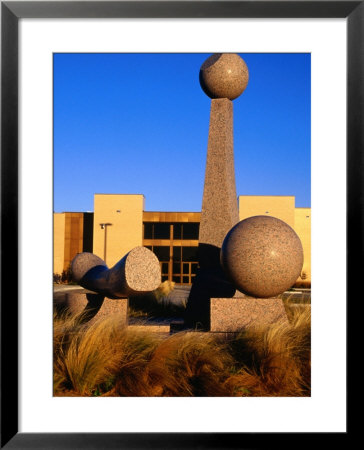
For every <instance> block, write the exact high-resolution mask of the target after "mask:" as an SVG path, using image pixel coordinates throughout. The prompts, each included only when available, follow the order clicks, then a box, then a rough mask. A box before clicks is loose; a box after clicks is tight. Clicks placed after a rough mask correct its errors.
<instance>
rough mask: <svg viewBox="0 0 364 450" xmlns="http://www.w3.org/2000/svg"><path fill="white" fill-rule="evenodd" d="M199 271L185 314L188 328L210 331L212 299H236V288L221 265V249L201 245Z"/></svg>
mask: <svg viewBox="0 0 364 450" xmlns="http://www.w3.org/2000/svg"><path fill="white" fill-rule="evenodd" d="M198 254H199V269H198V270H197V273H196V277H195V280H194V282H193V284H192V287H191V291H190V295H189V298H188V302H187V307H186V312H185V317H184V320H185V325H186V326H187V327H188V328H194V329H201V330H209V329H210V299H211V298H215V297H217V298H218V297H220V298H231V297H234V294H235V292H236V288H235V287H234V286H233V285H232V284H231V282H230V281H229V280H228V279H227V277H226V275H225V272H224V271H223V269H222V267H221V265H220V248H219V247H216V246H214V245H210V244H199V248H198Z"/></svg>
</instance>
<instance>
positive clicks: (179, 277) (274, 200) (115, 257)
mask: <svg viewBox="0 0 364 450" xmlns="http://www.w3.org/2000/svg"><path fill="white" fill-rule="evenodd" d="M238 205H239V218H240V220H243V219H245V218H247V217H251V216H256V215H270V216H272V217H277V218H278V219H281V220H283V221H284V222H286V223H287V224H288V225H290V226H291V227H292V228H293V229H294V230H295V231H296V233H297V234H298V236H299V237H300V239H301V242H302V246H303V250H304V266H303V270H302V272H303V273H302V278H303V279H304V280H305V281H307V282H309V281H310V280H311V209H310V208H296V207H295V198H294V197H293V196H243V195H242V196H239V197H238ZM144 206H145V205H144V196H143V195H141V194H137V195H124V194H95V197H94V213H93V214H92V213H55V214H54V270H53V272H54V273H61V272H62V271H63V270H67V268H68V267H69V264H70V262H71V260H72V258H73V257H74V256H75V255H76V254H77V253H78V252H82V251H91V252H93V253H95V254H96V255H98V256H100V257H101V258H102V259H104V260H105V261H106V263H107V265H108V266H109V267H111V266H113V265H114V264H115V263H116V262H117V261H119V260H120V258H121V257H122V256H124V255H125V254H126V253H127V252H128V251H129V250H131V249H132V248H134V247H136V246H139V245H143V246H145V247H147V248H149V249H151V250H152V251H153V252H154V253H155V254H156V255H157V257H158V259H159V261H160V264H161V270H162V281H165V280H171V281H174V282H176V283H179V284H191V282H192V281H193V277H194V276H195V274H196V270H197V267H198V262H197V261H198V257H197V247H198V233H199V224H200V213H199V212H152V211H144V209H145V207H144ZM92 219H93V224H92ZM91 243H92V244H91Z"/></svg>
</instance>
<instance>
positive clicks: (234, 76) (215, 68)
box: [200, 53, 249, 100]
mask: <svg viewBox="0 0 364 450" xmlns="http://www.w3.org/2000/svg"><path fill="white" fill-rule="evenodd" d="M248 80H249V71H248V67H247V66H246V64H245V62H244V60H243V59H242V58H240V56H239V55H237V54H236V53H216V54H214V55H212V56H210V57H209V58H207V59H206V61H205V62H204V63H203V64H202V66H201V69H200V84H201V87H202V89H203V91H204V92H205V94H206V95H208V96H209V97H210V98H228V99H229V100H234V99H235V98H237V97H239V95H240V94H241V93H242V92H243V91H244V90H245V88H246V86H247V84H248Z"/></svg>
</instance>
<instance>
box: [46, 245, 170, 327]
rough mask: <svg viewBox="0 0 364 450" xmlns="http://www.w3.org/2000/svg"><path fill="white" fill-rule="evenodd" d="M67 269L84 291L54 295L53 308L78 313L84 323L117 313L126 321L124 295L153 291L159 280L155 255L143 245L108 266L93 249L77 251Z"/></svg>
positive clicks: (126, 297) (159, 274) (158, 268)
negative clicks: (54, 306) (91, 250)
mask: <svg viewBox="0 0 364 450" xmlns="http://www.w3.org/2000/svg"><path fill="white" fill-rule="evenodd" d="M71 271H72V276H73V279H74V280H75V281H76V282H77V283H78V284H79V285H80V286H82V287H83V288H84V289H86V291H85V290H81V289H79V290H76V291H71V292H66V293H63V295H61V296H57V295H56V296H55V303H56V308H57V309H63V310H64V309H66V310H67V311H68V312H69V313H71V314H80V320H81V321H83V322H88V323H92V322H93V321H95V320H97V319H99V318H100V317H102V316H107V315H110V314H119V317H120V319H121V320H122V321H123V322H124V323H125V324H127V322H128V317H127V310H128V297H130V296H138V295H144V294H146V293H149V292H151V291H154V290H155V289H157V287H158V286H159V285H160V283H161V270H160V265H159V261H158V258H157V257H156V255H155V254H154V253H153V252H152V251H150V250H148V249H147V248H145V247H135V248H133V249H132V250H130V252H128V253H127V254H126V255H125V256H124V257H123V258H121V260H120V261H119V262H118V263H117V264H115V265H114V266H113V267H112V268H111V269H109V268H108V267H107V265H106V263H105V262H104V261H103V260H102V259H101V258H99V257H98V256H96V255H94V254H93V253H88V252H84V253H78V254H77V255H76V256H75V257H74V258H73V260H72V262H71Z"/></svg>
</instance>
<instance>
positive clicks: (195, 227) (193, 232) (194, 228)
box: [182, 222, 200, 239]
mask: <svg viewBox="0 0 364 450" xmlns="http://www.w3.org/2000/svg"><path fill="white" fill-rule="evenodd" d="M199 228H200V224H199V223H194V222H190V223H184V224H183V225H182V239H198V232H199Z"/></svg>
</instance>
